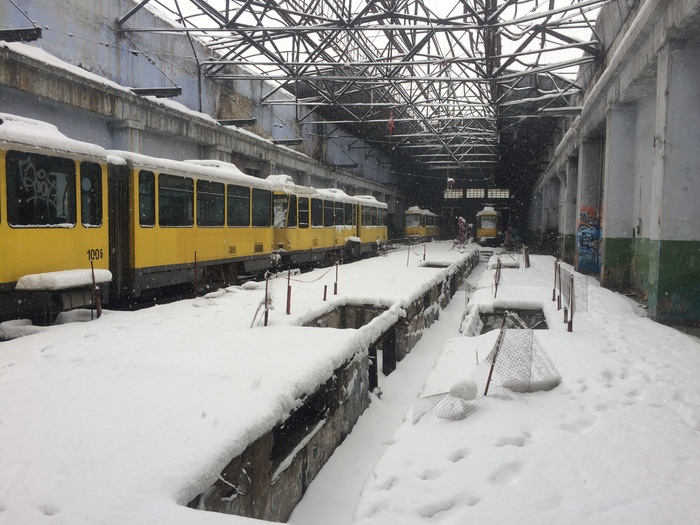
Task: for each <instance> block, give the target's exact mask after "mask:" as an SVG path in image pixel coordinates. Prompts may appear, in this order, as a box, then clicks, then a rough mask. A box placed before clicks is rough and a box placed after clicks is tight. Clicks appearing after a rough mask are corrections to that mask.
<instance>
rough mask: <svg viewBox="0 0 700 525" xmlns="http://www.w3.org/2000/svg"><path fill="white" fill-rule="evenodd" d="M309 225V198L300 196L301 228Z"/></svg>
mask: <svg viewBox="0 0 700 525" xmlns="http://www.w3.org/2000/svg"><path fill="white" fill-rule="evenodd" d="M308 227H309V198H308V197H299V228H308Z"/></svg>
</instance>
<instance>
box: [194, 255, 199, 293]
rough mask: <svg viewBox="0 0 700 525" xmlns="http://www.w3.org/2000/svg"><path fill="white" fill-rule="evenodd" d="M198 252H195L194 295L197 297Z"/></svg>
mask: <svg viewBox="0 0 700 525" xmlns="http://www.w3.org/2000/svg"><path fill="white" fill-rule="evenodd" d="M197 288H198V286H197V251H196V250H195V252H194V294H195V295H197Z"/></svg>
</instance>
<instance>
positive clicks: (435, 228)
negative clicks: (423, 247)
mask: <svg viewBox="0 0 700 525" xmlns="http://www.w3.org/2000/svg"><path fill="white" fill-rule="evenodd" d="M405 226H406V237H408V238H409V239H411V240H415V241H417V242H421V241H427V240H431V239H436V238H438V237H439V235H440V224H439V217H438V216H437V215H436V214H435V213H433V212H431V211H429V210H425V209H422V208H420V207H418V206H411V207H409V208H408V209H407V210H406V213H405Z"/></svg>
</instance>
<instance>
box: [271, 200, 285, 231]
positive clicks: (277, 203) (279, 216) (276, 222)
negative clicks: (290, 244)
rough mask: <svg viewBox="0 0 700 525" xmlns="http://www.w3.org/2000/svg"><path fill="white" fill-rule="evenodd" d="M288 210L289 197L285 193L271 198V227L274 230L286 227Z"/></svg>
mask: <svg viewBox="0 0 700 525" xmlns="http://www.w3.org/2000/svg"><path fill="white" fill-rule="evenodd" d="M288 208H289V196H288V195H287V194H286V193H278V194H277V195H275V196H274V197H272V225H273V226H274V227H275V228H284V227H285V226H286V225H287V209H288Z"/></svg>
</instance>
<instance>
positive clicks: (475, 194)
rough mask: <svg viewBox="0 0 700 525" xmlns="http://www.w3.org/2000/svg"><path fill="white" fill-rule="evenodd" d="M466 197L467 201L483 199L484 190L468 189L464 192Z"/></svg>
mask: <svg viewBox="0 0 700 525" xmlns="http://www.w3.org/2000/svg"><path fill="white" fill-rule="evenodd" d="M464 196H465V197H466V198H467V199H483V198H484V189H483V188H467V189H466V190H464Z"/></svg>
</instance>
